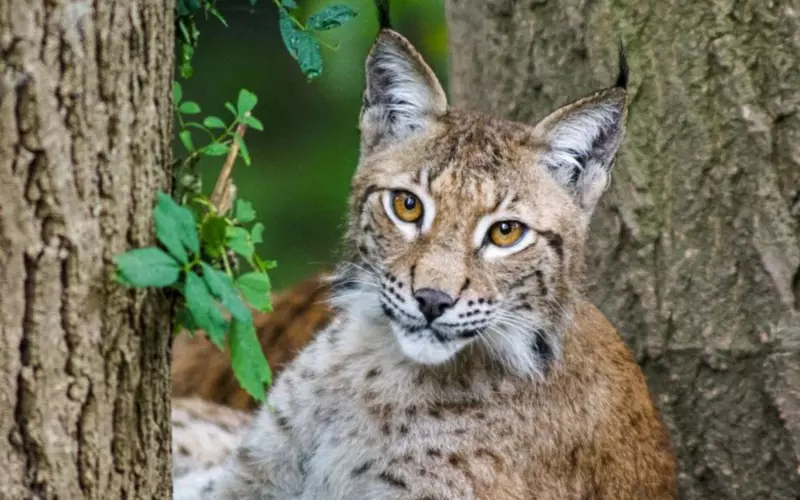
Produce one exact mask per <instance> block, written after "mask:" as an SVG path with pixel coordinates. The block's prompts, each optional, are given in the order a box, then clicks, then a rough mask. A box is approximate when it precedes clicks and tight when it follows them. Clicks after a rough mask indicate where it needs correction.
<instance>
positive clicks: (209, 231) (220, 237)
mask: <svg viewBox="0 0 800 500" xmlns="http://www.w3.org/2000/svg"><path fill="white" fill-rule="evenodd" d="M227 228H228V223H227V222H226V221H225V218H224V217H218V216H216V215H211V216H208V217H207V218H206V219H205V220H204V221H203V227H202V228H201V229H200V233H201V235H202V238H203V243H204V245H203V247H205V248H204V249H205V251H206V252H208V253H209V254H212V255H213V256H214V257H216V256H218V255H219V251H217V249H218V248H219V247H221V246H223V245H224V244H225V230H226V229H227Z"/></svg>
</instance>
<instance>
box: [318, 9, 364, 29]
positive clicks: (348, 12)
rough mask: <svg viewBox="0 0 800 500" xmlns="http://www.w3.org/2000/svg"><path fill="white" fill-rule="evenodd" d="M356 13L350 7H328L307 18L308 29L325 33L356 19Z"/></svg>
mask: <svg viewBox="0 0 800 500" xmlns="http://www.w3.org/2000/svg"><path fill="white" fill-rule="evenodd" d="M356 15H357V13H356V11H354V10H353V9H352V8H351V7H350V6H348V5H344V4H334V5H328V6H327V7H325V8H323V9H322V10H320V11H318V12H316V13H314V14H313V15H312V16H311V17H310V18H308V23H306V26H307V27H308V29H311V30H316V31H325V30H329V29H333V28H338V27H339V26H341V25H342V24H344V23H346V22H347V21H349V20H351V19H353V18H354V17H356Z"/></svg>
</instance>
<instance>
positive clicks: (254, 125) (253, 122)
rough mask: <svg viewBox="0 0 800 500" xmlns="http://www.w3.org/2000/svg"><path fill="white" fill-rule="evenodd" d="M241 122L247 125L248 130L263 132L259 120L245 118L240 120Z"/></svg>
mask: <svg viewBox="0 0 800 500" xmlns="http://www.w3.org/2000/svg"><path fill="white" fill-rule="evenodd" d="M242 121H243V122H244V124H245V125H247V126H248V127H250V128H254V129H256V130H258V131H259V132H263V131H264V124H263V123H261V120H259V119H258V118H256V117H255V116H245V117H244V118H243V119H242Z"/></svg>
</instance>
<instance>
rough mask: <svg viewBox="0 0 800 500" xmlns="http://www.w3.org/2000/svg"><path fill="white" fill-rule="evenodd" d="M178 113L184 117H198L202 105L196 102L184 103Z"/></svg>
mask: <svg viewBox="0 0 800 500" xmlns="http://www.w3.org/2000/svg"><path fill="white" fill-rule="evenodd" d="M178 111H180V112H181V113H183V114H184V115H196V114H198V113H199V112H200V105H199V104H197V103H196V102H194V101H183V102H182V103H181V105H180V106H179V107H178Z"/></svg>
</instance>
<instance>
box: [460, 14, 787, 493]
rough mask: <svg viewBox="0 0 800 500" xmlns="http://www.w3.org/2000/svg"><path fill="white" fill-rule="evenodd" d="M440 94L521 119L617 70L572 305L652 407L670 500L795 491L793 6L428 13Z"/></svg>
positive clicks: (530, 117)
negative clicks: (617, 134) (608, 179)
mask: <svg viewBox="0 0 800 500" xmlns="http://www.w3.org/2000/svg"><path fill="white" fill-rule="evenodd" d="M447 9H448V22H449V29H450V46H451V75H450V82H451V94H452V101H453V103H454V104H455V105H464V106H469V107H472V108H477V109H481V110H484V111H487V112H491V113H494V114H498V115H501V116H504V117H507V118H513V119H517V120H522V121H527V122H533V121H535V120H537V119H539V118H541V117H542V116H543V115H544V114H545V113H547V112H548V111H549V110H551V109H553V108H554V107H555V106H558V105H561V104H564V103H566V102H568V101H569V100H571V99H574V98H578V97H580V96H582V95H585V94H587V93H589V92H591V91H593V90H595V89H598V88H601V87H604V86H608V85H609V84H610V83H611V82H612V81H613V77H614V72H615V69H616V60H615V59H616V44H617V42H618V38H619V37H620V36H622V38H623V39H624V40H625V41H626V43H627V46H628V50H629V56H630V60H631V66H632V71H633V72H632V86H631V108H630V115H629V121H628V124H629V125H628V138H627V142H626V145H625V146H624V147H623V151H622V152H621V154H620V156H619V161H618V163H617V166H616V171H615V174H614V179H613V182H612V185H611V187H610V189H609V192H607V194H606V197H605V200H604V202H603V203H602V206H601V207H599V209H598V212H597V213H596V214H595V219H594V222H593V227H592V235H591V238H590V241H589V242H588V244H589V247H590V255H589V258H588V268H589V286H588V294H589V295H590V297H591V298H592V299H594V301H595V302H596V303H597V304H598V305H599V306H600V308H601V309H602V310H603V311H604V312H605V313H606V314H607V315H608V316H609V317H610V318H611V320H612V321H613V322H615V323H616V325H617V326H618V327H619V328H620V329H621V330H622V332H623V333H624V335H625V338H626V340H627V342H628V343H629V345H630V346H631V347H632V348H633V349H634V351H635V352H636V354H637V356H638V360H639V362H640V364H641V366H642V367H643V368H644V370H645V372H646V374H647V376H648V380H649V383H650V387H651V389H652V391H653V393H654V396H655V399H656V401H657V403H658V404H659V405H660V407H661V409H662V410H663V414H664V417H665V420H666V422H667V423H668V425H669V428H670V431H671V435H672V439H673V442H674V444H675V446H676V447H677V450H678V453H679V459H680V463H681V487H682V497H683V498H687V499H711V498H713V499H734V498H736V499H752V498H759V499H760V498H764V499H766V498H771V499H796V498H798V494H800V493H798V492H800V469H799V468H798V464H800V368H798V367H800V312H799V311H798V310H799V309H800V146H798V145H800V113H799V112H798V106H800V18H798V16H799V15H800V4H798V2H797V1H796V0H791V1H765V0H715V1H713V2H697V1H688V0H685V1H684V0H663V1H659V2H656V1H653V2H643V1H640V0H530V1H525V2H522V1H512V0H487V1H482V2H472V1H467V0H449V1H448V2H447Z"/></svg>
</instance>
